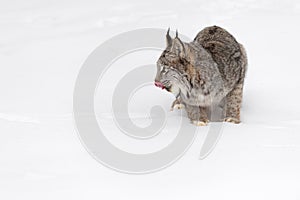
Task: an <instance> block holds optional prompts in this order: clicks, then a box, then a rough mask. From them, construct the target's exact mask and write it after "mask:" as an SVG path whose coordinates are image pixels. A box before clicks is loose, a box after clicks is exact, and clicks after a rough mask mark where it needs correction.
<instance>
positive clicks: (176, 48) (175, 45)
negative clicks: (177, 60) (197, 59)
mask: <svg viewBox="0 0 300 200" xmlns="http://www.w3.org/2000/svg"><path fill="white" fill-rule="evenodd" d="M171 52H173V53H175V54H176V55H178V56H180V57H184V56H185V48H184V44H183V42H182V41H181V40H180V39H179V37H178V32H177V31H176V37H175V39H174V40H173V41H172V46H171Z"/></svg>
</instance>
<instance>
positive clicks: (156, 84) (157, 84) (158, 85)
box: [154, 82, 165, 89]
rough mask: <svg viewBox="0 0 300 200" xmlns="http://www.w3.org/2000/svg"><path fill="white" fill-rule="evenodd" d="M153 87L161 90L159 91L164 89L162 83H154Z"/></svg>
mask: <svg viewBox="0 0 300 200" xmlns="http://www.w3.org/2000/svg"><path fill="white" fill-rule="evenodd" d="M154 85H155V86H156V87H159V88H161V89H164V88H165V86H164V85H163V84H162V83H160V82H155V83H154Z"/></svg>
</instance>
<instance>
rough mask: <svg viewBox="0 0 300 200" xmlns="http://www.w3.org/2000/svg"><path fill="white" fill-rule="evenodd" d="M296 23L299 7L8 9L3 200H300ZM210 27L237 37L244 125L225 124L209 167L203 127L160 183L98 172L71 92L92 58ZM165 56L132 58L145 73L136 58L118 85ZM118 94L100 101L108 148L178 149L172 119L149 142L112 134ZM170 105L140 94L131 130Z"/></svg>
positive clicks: (32, 3) (127, 61) (25, 4)
mask: <svg viewBox="0 0 300 200" xmlns="http://www.w3.org/2000/svg"><path fill="white" fill-rule="evenodd" d="M299 20H300V2H299V1H296V0H294V1H292V0H291V1H289V0H285V1H279V0H274V1H270V0H260V1H258V0H243V1H240V0H239V1H238V0H232V1H223V0H222V1H221V0H214V1H203V0H198V1H196V0H194V1H189V0H177V1H162V0H160V1H158V0H152V1H141V0H140V1H138V0H131V1H121V0H118V1H115V0H112V1H95V0H92V1H83V0H80V1H71V0H59V1H58V0H53V1H50V0H43V1H40V0H28V1H21V0H13V1H3V0H2V1H1V3H0V92H1V96H0V199H5V200H12V199H30V200H33V199H105V200H110V199H131V200H135V199H151V200H153V199H189V200H192V199H206V200H208V199H231V200H233V199H251V200H253V199H256V200H260V199H261V200H266V199H272V200H275V199H278V200H279V199H280V200H281V199H289V200H299V199H300V192H299V191H300V134H299V129H300V105H299V100H300V95H299V89H300V78H299V72H300V70H299V68H300V67H299V64H298V60H299V59H298V56H299V55H298V54H299V50H298V49H299V48H298V47H299V45H300V39H299V34H300V27H299ZM213 24H217V25H220V26H223V27H225V28H226V29H228V30H229V31H230V32H231V33H233V34H234V35H235V36H236V38H237V39H238V41H240V42H241V43H243V44H244V46H245V47H246V50H247V53H248V57H249V70H248V74H247V80H246V86H245V92H244V102H243V110H242V121H243V123H242V124H240V125H233V124H225V125H224V129H223V134H222V138H221V139H220V141H219V143H218V144H217V146H216V148H215V149H214V151H213V152H212V153H211V154H210V155H209V156H208V157H207V158H206V159H204V160H198V156H199V151H200V148H201V145H202V143H203V141H204V139H205V135H206V133H207V130H208V127H201V128H199V129H198V133H197V134H198V136H197V139H196V141H195V142H194V143H193V145H192V147H191V148H190V149H189V150H188V151H187V153H186V154H185V155H184V156H183V157H182V158H181V159H180V160H179V161H178V162H176V163H175V164H173V165H172V166H170V167H168V168H166V169H164V170H162V171H159V172H157V173H153V174H147V175H128V174H122V173H118V172H115V171H113V170H111V169H108V168H106V167H104V166H102V165H101V164H99V163H98V162H97V161H95V160H94V159H93V158H92V157H91V156H90V155H89V154H88V153H87V151H86V150H85V149H84V147H83V146H82V145H81V142H80V140H79V138H78V136H77V133H76V131H75V126H74V122H73V118H72V101H73V99H72V94H73V89H74V83H75V80H76V77H77V75H78V72H79V70H80V67H81V65H82V63H83V62H84V61H85V59H86V58H87V56H88V55H89V54H90V53H91V52H92V51H93V50H94V49H95V48H96V47H97V46H98V45H100V44H101V43H102V42H104V41H105V40H107V39H109V38H110V37H112V36H114V35H117V34H119V33H122V32H124V31H129V30H133V29H137V28H145V27H153V28H164V29H167V28H168V27H171V29H173V30H174V29H178V30H179V31H180V32H181V33H182V34H184V35H187V36H189V37H191V38H193V37H194V36H195V35H196V34H197V32H198V31H200V30H201V29H202V28H204V27H205V26H208V25H213ZM158 55H159V52H154V51H153V52H149V53H144V54H142V55H136V57H139V59H138V61H136V59H134V58H135V56H134V54H133V55H129V56H128V57H127V58H124V59H122V60H120V62H117V63H115V64H114V66H112V69H113V68H115V69H121V68H122V70H124V71H122V73H123V72H126V70H129V68H130V67H132V62H135V63H134V64H136V65H138V64H141V63H146V64H148V63H149V62H150V63H154V62H155V61H156V59H157V56H158ZM118 67H119V68H118ZM111 73H113V72H111ZM108 76H110V77H111V75H108ZM116 80H117V79H116ZM116 80H114V81H116ZM114 83H116V82H114ZM113 85H114V84H107V85H104V90H105V91H107V95H106V96H105V98H104V99H101V98H100V97H97V96H96V99H98V100H97V101H96V102H97V105H96V107H97V106H98V107H99V111H98V113H97V114H98V117H99V121H100V122H101V121H102V122H105V123H103V124H104V125H103V126H104V129H106V130H108V129H110V130H111V132H109V133H107V131H106V134H107V135H106V136H107V137H108V138H109V139H110V140H111V141H112V143H114V144H115V145H119V147H120V148H123V149H124V150H126V151H130V152H151V151H156V150H158V149H160V148H163V147H164V146H165V145H167V144H168V142H170V141H172V138H174V137H175V136H174V135H172V133H169V132H171V131H168V130H171V129H174V128H176V124H177V121H176V117H177V116H178V115H179V113H178V111H175V112H173V113H168V117H169V118H170V129H167V130H165V134H164V135H162V136H158V137H157V138H154V139H151V140H150V141H143V142H142V141H134V140H133V139H130V138H126V136H124V135H122V134H121V133H119V134H118V133H117V132H114V131H113V130H114V129H116V127H115V125H114V124H113V120H112V118H111V113H110V110H109V109H108V108H109V107H108V106H107V105H109V102H110V100H109V98H110V94H111V89H112V87H113ZM110 87H111V88H110ZM149 92H150V94H151V95H149V96H150V97H147V100H146V101H145V98H144V96H145V95H146V94H149ZM172 100H173V98H172V97H171V96H170V95H169V94H167V93H165V92H162V91H160V90H157V89H156V88H154V87H147V88H145V90H141V91H138V92H137V93H136V95H135V96H134V97H133V99H132V103H131V104H130V109H131V110H132V111H133V114H132V116H133V120H135V122H136V123H137V124H139V123H145V122H146V124H147V123H148V119H147V118H145V117H144V114H145V113H147V114H148V113H149V108H150V107H151V106H152V105H155V104H159V105H161V106H163V107H164V108H165V109H166V110H169V106H170V104H171V102H172ZM101 109H103V110H101ZM105 109H107V110H105Z"/></svg>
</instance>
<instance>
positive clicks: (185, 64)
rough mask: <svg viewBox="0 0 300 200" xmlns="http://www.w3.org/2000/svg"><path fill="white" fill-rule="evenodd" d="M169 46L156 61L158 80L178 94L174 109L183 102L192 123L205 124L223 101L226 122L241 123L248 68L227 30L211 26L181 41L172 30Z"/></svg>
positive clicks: (237, 44)
mask: <svg viewBox="0 0 300 200" xmlns="http://www.w3.org/2000/svg"><path fill="white" fill-rule="evenodd" d="M166 41H167V47H166V49H165V50H164V51H163V53H162V54H161V56H160V58H159V59H158V61H157V74H156V77H155V81H157V82H161V83H162V84H163V85H164V86H165V88H166V90H168V91H169V92H172V93H173V94H174V95H175V96H176V100H175V101H174V103H173V105H172V108H173V107H176V106H178V105H179V104H182V105H181V107H183V106H184V107H185V110H186V112H187V115H188V117H189V118H190V120H191V122H193V123H194V124H196V125H206V124H207V122H208V121H209V116H210V113H209V111H210V110H211V109H210V108H211V107H212V106H213V105H221V104H223V110H224V115H225V116H224V118H223V119H221V120H225V121H227V122H233V123H239V122H240V109H241V104H242V95H243V85H244V79H245V74H246V68H247V56H246V52H245V49H244V47H243V46H242V45H241V44H239V43H238V42H237V41H236V39H235V38H234V37H233V36H232V35H231V34H230V33H229V32H227V31H226V30H225V29H223V28H221V27H218V26H211V27H207V28H205V29H203V30H202V31H200V32H199V33H198V34H197V36H196V37H195V39H194V40H193V41H192V42H190V43H186V42H182V41H181V40H180V39H179V37H178V36H177V35H176V37H175V38H174V39H172V38H171V37H170V35H169V30H168V32H167V36H166Z"/></svg>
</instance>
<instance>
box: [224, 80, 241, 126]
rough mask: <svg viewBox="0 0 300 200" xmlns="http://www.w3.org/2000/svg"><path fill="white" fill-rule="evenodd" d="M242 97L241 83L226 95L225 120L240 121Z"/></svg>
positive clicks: (236, 122)
mask: <svg viewBox="0 0 300 200" xmlns="http://www.w3.org/2000/svg"><path fill="white" fill-rule="evenodd" d="M242 98H243V83H238V84H237V85H236V87H235V88H234V89H233V90H232V91H231V92H230V93H229V94H227V96H226V117H225V121H226V122H232V123H235V124H238V123H240V122H241V121H240V110H241V105H242Z"/></svg>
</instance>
